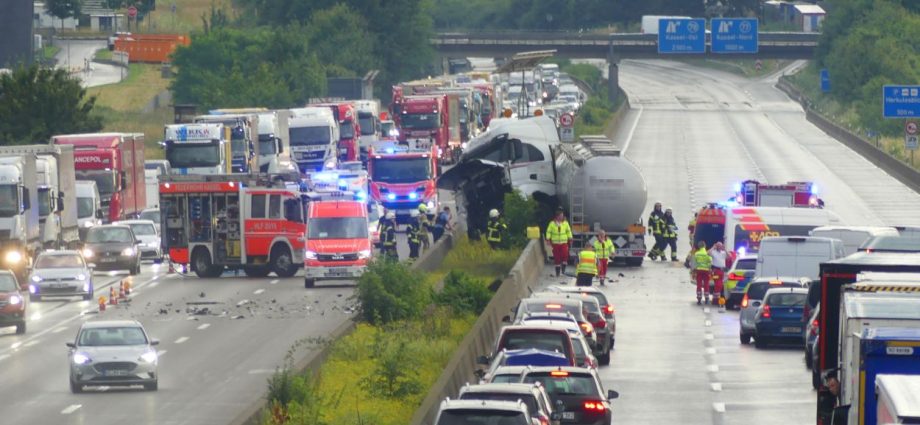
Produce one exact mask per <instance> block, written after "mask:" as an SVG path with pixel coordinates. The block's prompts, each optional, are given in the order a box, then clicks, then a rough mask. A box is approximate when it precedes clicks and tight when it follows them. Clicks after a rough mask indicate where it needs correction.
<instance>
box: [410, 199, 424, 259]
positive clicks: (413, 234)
mask: <svg viewBox="0 0 920 425" xmlns="http://www.w3.org/2000/svg"><path fill="white" fill-rule="evenodd" d="M420 232H421V229H420V227H419V213H418V210H410V211H409V223H407V224H406V240H408V241H409V259H410V260H414V259H416V258H418V248H419V245H420V244H421V241H420V240H419V238H420V236H421V233H420Z"/></svg>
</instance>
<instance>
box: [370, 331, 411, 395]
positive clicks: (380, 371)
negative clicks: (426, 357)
mask: <svg viewBox="0 0 920 425" xmlns="http://www.w3.org/2000/svg"><path fill="white" fill-rule="evenodd" d="M386 334H389V335H388V337H378V338H377V339H376V341H375V344H374V349H373V351H371V353H370V354H371V357H372V358H373V359H374V368H373V370H372V371H371V374H370V375H368V376H367V377H366V378H365V381H364V386H365V389H366V390H367V392H368V393H370V394H373V395H376V396H378V397H384V398H405V397H406V396H411V395H415V394H418V393H419V392H421V391H422V383H421V382H420V381H419V376H418V370H416V367H415V364H414V362H413V359H414V358H416V357H417V356H416V355H415V353H414V350H412V346H411V343H412V340H413V339H415V338H416V337H417V335H416V334H414V333H411V332H405V330H403V331H401V332H386ZM394 336H395V337H394Z"/></svg>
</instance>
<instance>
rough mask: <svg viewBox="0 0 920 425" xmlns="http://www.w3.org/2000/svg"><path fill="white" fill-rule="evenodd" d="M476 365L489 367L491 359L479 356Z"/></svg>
mask: <svg viewBox="0 0 920 425" xmlns="http://www.w3.org/2000/svg"><path fill="white" fill-rule="evenodd" d="M476 364H481V365H484V366H488V365H489V357H487V356H479V357H476Z"/></svg>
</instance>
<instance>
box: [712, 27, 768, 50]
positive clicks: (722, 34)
mask: <svg viewBox="0 0 920 425" xmlns="http://www.w3.org/2000/svg"><path fill="white" fill-rule="evenodd" d="M711 22H712V53H757V41H758V40H757V26H758V25H757V19H756V18H713V19H712V21H711Z"/></svg>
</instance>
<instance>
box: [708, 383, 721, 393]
mask: <svg viewBox="0 0 920 425" xmlns="http://www.w3.org/2000/svg"><path fill="white" fill-rule="evenodd" d="M709 387H710V388H712V390H713V391H715V392H719V391H722V384H720V383H718V382H713V383H711V384H709Z"/></svg>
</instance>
